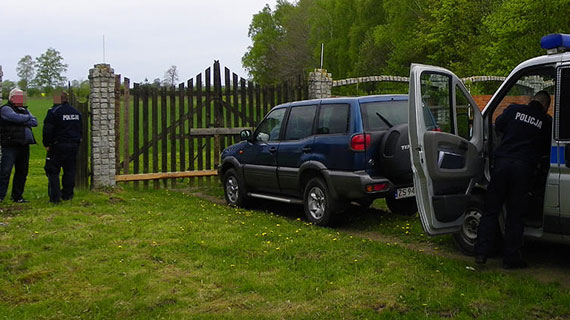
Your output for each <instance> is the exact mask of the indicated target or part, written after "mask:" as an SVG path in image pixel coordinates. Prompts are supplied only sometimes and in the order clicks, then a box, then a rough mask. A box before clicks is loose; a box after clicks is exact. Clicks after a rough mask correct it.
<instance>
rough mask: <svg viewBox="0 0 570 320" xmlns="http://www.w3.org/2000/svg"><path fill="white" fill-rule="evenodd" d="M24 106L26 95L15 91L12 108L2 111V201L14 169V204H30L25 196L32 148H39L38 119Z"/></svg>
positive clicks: (10, 102)
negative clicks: (36, 129)
mask: <svg viewBox="0 0 570 320" xmlns="http://www.w3.org/2000/svg"><path fill="white" fill-rule="evenodd" d="M24 103H25V94H24V92H23V91H22V90H20V89H18V88H15V89H12V90H11V91H10V93H9V95H8V104H6V105H4V106H2V107H1V108H0V145H1V146H2V155H1V157H0V201H2V200H4V197H5V196H6V192H7V191H8V183H9V182H10V174H11V173H12V168H15V170H14V178H13V180H12V201H14V202H19V203H23V202H28V201H27V200H25V199H24V198H23V197H22V195H23V194H24V186H25V185H26V178H27V176H28V165H29V160H30V144H36V140H35V138H34V134H33V133H32V127H35V126H37V125H38V119H36V117H34V116H33V115H32V114H31V113H30V111H29V110H28V108H27V107H26V106H25V105H24Z"/></svg>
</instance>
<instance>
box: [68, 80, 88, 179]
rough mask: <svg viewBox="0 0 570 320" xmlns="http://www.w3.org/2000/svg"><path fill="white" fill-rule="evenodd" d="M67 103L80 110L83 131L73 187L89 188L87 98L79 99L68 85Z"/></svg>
mask: <svg viewBox="0 0 570 320" xmlns="http://www.w3.org/2000/svg"><path fill="white" fill-rule="evenodd" d="M68 91H69V103H70V104H71V105H72V106H74V107H75V108H76V109H77V110H78V111H79V112H81V116H82V122H83V132H82V134H81V144H80V145H79V152H78V153H77V168H76V171H75V187H76V188H80V189H88V188H89V177H90V172H89V158H90V149H89V141H90V137H89V132H91V130H89V122H90V121H89V117H90V114H89V100H87V101H79V100H78V99H77V97H76V96H75V94H74V92H73V88H71V86H69V89H68Z"/></svg>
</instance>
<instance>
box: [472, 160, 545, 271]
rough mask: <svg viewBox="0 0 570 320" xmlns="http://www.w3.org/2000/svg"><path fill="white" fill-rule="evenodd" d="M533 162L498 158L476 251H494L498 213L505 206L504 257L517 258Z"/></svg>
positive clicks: (487, 252) (518, 258)
mask: <svg viewBox="0 0 570 320" xmlns="http://www.w3.org/2000/svg"><path fill="white" fill-rule="evenodd" d="M535 168H536V165H534V164H532V163H529V162H525V161H522V160H517V159H510V158H497V159H496V161H495V167H494V168H493V171H492V173H491V182H490V183H489V187H488V189H487V196H486V199H485V213H484V214H483V216H482V217H481V222H480V224H479V229H478V231H477V244H476V245H475V252H476V253H477V254H484V255H489V254H490V253H491V252H492V251H494V248H493V247H494V246H495V245H497V244H495V243H494V240H495V238H496V236H497V234H496V233H497V232H498V230H499V220H498V219H499V214H500V213H501V211H502V208H503V205H506V208H507V215H506V220H505V242H504V255H503V259H504V261H506V262H513V261H519V260H520V259H521V252H520V250H521V248H522V244H523V232H524V224H523V217H524V216H526V215H527V210H528V208H529V191H530V188H531V185H532V182H533V179H534V169H535Z"/></svg>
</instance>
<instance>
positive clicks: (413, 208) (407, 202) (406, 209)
mask: <svg viewBox="0 0 570 320" xmlns="http://www.w3.org/2000/svg"><path fill="white" fill-rule="evenodd" d="M386 205H387V206H388V209H390V211H391V212H392V213H395V214H401V215H405V216H411V215H413V214H414V213H416V212H418V206H417V204H416V198H414V197H412V198H404V199H396V198H394V197H387V198H386Z"/></svg>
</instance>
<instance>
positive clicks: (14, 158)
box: [0, 145, 30, 201]
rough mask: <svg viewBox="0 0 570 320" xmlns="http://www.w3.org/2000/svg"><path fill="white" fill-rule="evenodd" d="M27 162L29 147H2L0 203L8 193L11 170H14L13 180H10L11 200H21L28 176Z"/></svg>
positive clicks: (0, 159)
mask: <svg viewBox="0 0 570 320" xmlns="http://www.w3.org/2000/svg"><path fill="white" fill-rule="evenodd" d="M29 160H30V146H29V145H25V146H11V147H8V146H3V147H2V157H1V158H0V201H2V200H3V199H4V197H5V196H6V192H7V191H8V183H9V182H10V174H11V173H12V168H15V170H14V178H13V179H12V200H14V201H17V200H20V199H22V194H23V193H24V186H25V185H26V178H27V176H28V165H29Z"/></svg>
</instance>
